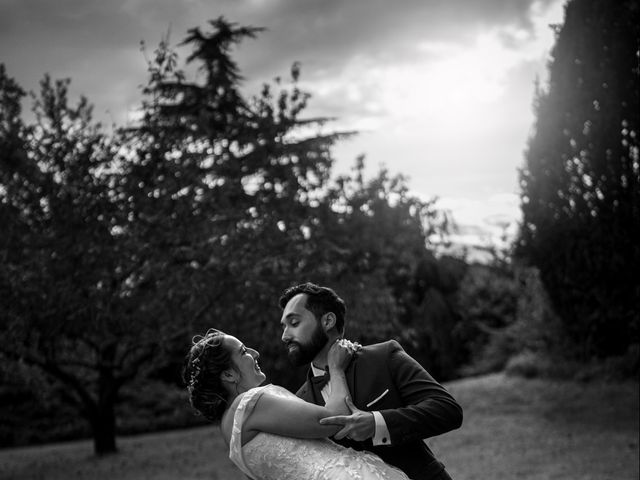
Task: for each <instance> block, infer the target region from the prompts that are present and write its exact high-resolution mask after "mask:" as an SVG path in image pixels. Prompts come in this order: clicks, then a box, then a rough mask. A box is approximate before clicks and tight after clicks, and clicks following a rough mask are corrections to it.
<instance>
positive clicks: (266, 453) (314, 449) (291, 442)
mask: <svg viewBox="0 0 640 480" xmlns="http://www.w3.org/2000/svg"><path fill="white" fill-rule="evenodd" d="M265 391H269V392H270V393H273V394H275V395H278V396H281V397H287V396H294V395H293V394H292V393H291V392H289V391H287V390H285V389H284V388H281V387H278V386H275V385H265V386H263V387H256V388H252V389H251V390H249V391H248V392H246V393H245V395H244V397H243V398H242V399H241V400H240V404H239V405H238V408H237V410H236V412H235V414H234V418H233V428H232V432H231V440H230V442H229V458H230V459H231V461H233V463H235V464H236V465H237V466H238V468H240V470H242V472H244V473H245V474H246V475H247V476H249V477H250V478H252V479H254V480H409V478H408V477H407V476H406V475H405V474H404V473H403V472H402V471H400V470H398V469H397V468H395V467H392V466H391V465H388V464H386V463H384V462H383V461H382V460H381V459H380V458H379V457H378V456H376V455H373V454H372V453H369V452H359V451H356V450H353V449H351V448H345V447H342V446H340V445H338V444H336V443H334V442H332V441H331V440H327V439H300V438H292V437H282V436H279V435H274V434H271V433H266V432H260V433H258V434H257V435H256V436H255V437H254V438H253V439H251V440H250V441H249V442H247V443H246V444H245V445H244V446H242V438H241V434H242V425H243V423H244V421H245V420H246V419H247V418H248V417H249V415H251V412H252V411H253V408H254V407H255V405H256V402H257V401H258V399H259V398H260V396H261V395H262V394H263V393H264V392H265Z"/></svg>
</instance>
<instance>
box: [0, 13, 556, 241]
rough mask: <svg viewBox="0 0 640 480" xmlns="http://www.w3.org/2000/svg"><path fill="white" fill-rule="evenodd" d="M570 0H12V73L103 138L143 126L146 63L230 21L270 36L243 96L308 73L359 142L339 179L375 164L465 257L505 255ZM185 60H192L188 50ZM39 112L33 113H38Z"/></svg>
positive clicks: (6, 47)
mask: <svg viewBox="0 0 640 480" xmlns="http://www.w3.org/2000/svg"><path fill="white" fill-rule="evenodd" d="M563 6H564V0H395V1H389V0H208V1H204V0H56V1H51V0H0V63H4V64H5V66H6V68H7V71H8V74H9V75H10V76H12V77H13V78H15V79H16V80H17V81H18V83H19V84H20V85H21V86H22V87H23V88H25V89H27V90H37V88H38V82H39V81H40V80H41V79H42V77H43V76H44V74H45V73H49V74H50V75H51V76H52V77H53V78H67V77H69V78H71V81H72V83H71V94H72V95H80V94H82V95H85V96H86V97H87V98H88V99H89V101H90V102H91V103H93V104H94V106H95V109H94V112H95V116H96V117H97V118H98V119H100V120H101V121H103V123H105V124H108V125H111V124H116V125H124V124H125V123H126V122H128V121H131V120H132V119H133V118H134V117H135V112H136V111H137V109H138V107H139V104H140V99H141V94H140V85H142V84H144V82H145V80H146V63H145V60H144V54H143V52H142V51H141V48H140V42H141V41H144V42H145V44H146V45H147V47H146V48H147V55H148V54H149V52H151V51H152V50H153V48H154V47H155V46H156V45H157V44H158V42H159V41H160V40H161V38H162V37H163V36H166V35H167V33H168V34H169V38H170V41H171V43H173V44H178V43H180V41H181V40H182V39H183V38H184V37H185V36H186V32H187V30H188V29H190V28H192V27H200V28H201V29H204V30H207V21H208V20H210V19H214V18H217V17H219V16H220V15H223V16H225V17H226V18H227V19H228V20H230V21H233V22H237V23H238V24H241V25H252V26H256V27H265V28H266V31H264V32H263V33H261V34H260V35H259V36H258V38H257V39H255V40H246V41H245V42H243V43H242V44H241V45H240V46H239V47H238V49H237V50H236V51H235V55H234V56H235V58H236V59H237V60H238V63H239V65H240V67H241V69H242V72H243V74H244V76H245V82H244V87H243V88H244V90H245V91H246V92H247V93H258V91H259V88H260V86H261V85H262V84H263V83H264V82H268V81H271V80H272V79H274V78H275V77H282V78H283V79H284V78H288V75H289V71H290V67H291V65H292V64H293V62H300V64H301V68H302V73H301V86H302V87H303V88H304V89H306V90H308V91H309V92H310V93H311V94H312V97H311V100H310V103H309V108H308V110H307V112H308V114H309V115H326V116H330V117H335V118H337V120H336V122H335V124H334V125H335V127H336V128H340V129H342V128H344V129H348V130H351V129H356V130H358V131H359V132H360V133H359V134H358V135H357V136H355V137H353V138H352V139H349V140H346V141H343V142H341V143H339V144H338V145H337V146H336V147H335V149H334V156H335V157H336V163H335V165H334V173H335V174H340V173H349V172H350V170H351V168H352V167H353V165H354V162H355V159H356V157H357V156H358V155H360V154H364V155H365V158H366V164H367V166H368V172H369V174H370V175H374V174H375V173H376V172H377V171H378V169H379V168H380V166H381V165H384V166H385V167H386V168H388V169H389V171H390V173H391V174H403V175H405V176H407V177H408V185H409V188H410V191H411V192H412V193H413V194H415V195H417V196H419V197H421V198H424V199H429V198H432V197H434V196H437V197H438V198H439V201H438V206H439V207H441V208H443V209H446V210H448V211H450V213H451V215H452V217H453V219H454V220H455V221H456V222H457V224H458V225H459V231H458V233H457V234H456V235H455V236H454V240H456V241H457V242H460V243H485V242H488V241H492V242H494V243H499V242H500V236H501V234H502V233H503V232H504V231H505V229H506V232H507V233H508V234H509V235H513V234H514V233H515V231H516V229H517V222H518V219H519V216H520V213H519V196H518V194H519V188H518V168H519V167H521V166H522V164H523V161H524V157H523V153H524V150H525V148H526V142H527V138H528V136H529V134H530V133H531V131H532V126H533V124H534V119H535V118H534V113H533V110H532V103H533V98H534V82H535V80H536V78H539V79H540V80H541V82H542V84H543V85H544V81H545V78H546V74H547V62H548V59H549V54H550V50H551V48H552V46H553V42H554V37H553V33H552V30H551V28H550V27H549V25H550V24H558V23H562V20H563V15H564V10H563ZM179 52H180V54H181V58H182V59H185V58H186V56H187V53H188V52H187V51H184V50H181V51H179ZM25 107H28V105H25Z"/></svg>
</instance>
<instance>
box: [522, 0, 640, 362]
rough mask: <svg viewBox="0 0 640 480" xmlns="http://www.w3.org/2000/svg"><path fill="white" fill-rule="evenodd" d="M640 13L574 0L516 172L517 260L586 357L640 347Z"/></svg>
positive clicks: (634, 6)
mask: <svg viewBox="0 0 640 480" xmlns="http://www.w3.org/2000/svg"><path fill="white" fill-rule="evenodd" d="M639 25H640V6H639V2H638V1H637V0H622V1H616V2H603V1H600V0H571V1H569V2H568V3H567V5H566V8H565V22H564V24H563V25H562V26H556V27H555V30H556V44H555V47H554V49H553V51H552V58H551V61H550V64H549V84H548V86H547V87H546V88H538V91H537V95H536V113H537V121H536V124H535V131H534V133H533V135H532V137H531V138H530V140H529V144H528V150H527V152H526V159H525V165H524V168H523V169H522V170H521V173H520V183H521V188H522V198H521V200H522V213H523V225H522V230H521V235H520V239H519V244H518V253H519V254H520V255H521V256H522V257H524V258H525V259H527V260H528V261H529V262H530V263H532V264H533V265H535V266H537V267H538V268H539V269H540V271H541V275H542V279H543V282H544V284H545V286H546V288H547V289H548V291H549V294H550V296H551V299H552V301H553V303H554V306H555V308H556V310H557V312H558V313H559V315H560V316H561V318H562V320H563V322H564V325H565V327H566V331H567V334H568V336H569V338H572V339H573V340H574V341H575V344H576V346H577V347H578V348H577V350H576V352H574V353H576V354H578V355H580V356H581V357H583V358H586V357H590V356H593V355H598V356H607V355H612V354H619V353H622V352H624V351H625V350H626V349H627V348H628V346H629V345H630V344H631V343H634V342H635V343H637V341H638V326H639V323H640V321H639V317H640V314H639V312H638V305H640V277H639V276H638V271H639V269H640V152H639V147H638V135H640V97H639V95H640V70H639V61H640V27H639Z"/></svg>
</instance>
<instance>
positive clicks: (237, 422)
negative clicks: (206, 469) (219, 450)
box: [229, 385, 271, 480]
mask: <svg viewBox="0 0 640 480" xmlns="http://www.w3.org/2000/svg"><path fill="white" fill-rule="evenodd" d="M270 386H271V385H264V386H262V387H256V388H252V389H250V390H247V391H246V392H245V393H243V394H242V398H241V399H240V402H239V403H238V407H237V408H236V411H235V412H234V414H233V427H232V428H231V439H230V440H229V459H231V461H232V462H233V463H235V464H236V465H237V466H238V468H239V469H240V470H242V472H243V473H244V474H245V475H247V476H248V477H250V478H252V479H254V480H257V478H258V477H256V476H255V475H254V474H253V473H252V472H251V471H250V470H249V467H248V466H247V464H246V463H245V461H244V457H243V455H242V425H243V424H244V421H245V420H246V419H247V418H248V417H249V415H251V412H253V409H254V407H255V406H256V403H257V402H258V400H259V399H260V397H261V396H262V393H263V392H264V391H265V389H267V388H269V387H270Z"/></svg>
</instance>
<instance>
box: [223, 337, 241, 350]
mask: <svg viewBox="0 0 640 480" xmlns="http://www.w3.org/2000/svg"><path fill="white" fill-rule="evenodd" d="M222 343H223V344H224V346H225V347H226V348H228V349H230V350H235V349H237V348H238V347H240V346H241V345H242V342H241V341H240V340H238V339H237V338H236V337H234V336H233V335H225V336H224V339H223V340H222Z"/></svg>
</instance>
